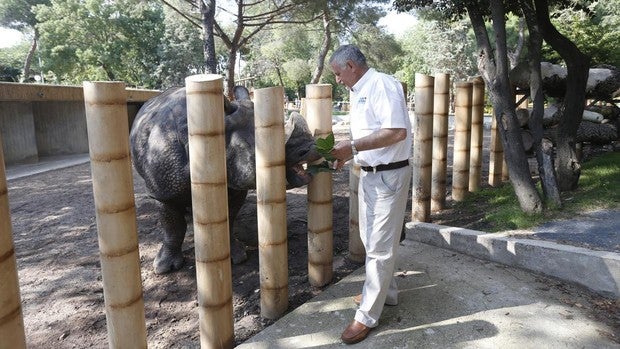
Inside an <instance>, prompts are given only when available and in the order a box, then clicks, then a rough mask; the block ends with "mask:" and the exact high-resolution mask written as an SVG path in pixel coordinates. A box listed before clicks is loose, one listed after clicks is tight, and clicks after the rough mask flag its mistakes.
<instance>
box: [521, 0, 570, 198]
mask: <svg viewBox="0 0 620 349" xmlns="http://www.w3.org/2000/svg"><path fill="white" fill-rule="evenodd" d="M521 8H522V10H523V14H524V17H525V20H526V21H527V26H528V31H529V34H530V35H529V42H530V47H529V51H530V59H529V71H530V78H529V81H530V84H529V86H530V96H531V97H532V99H533V109H532V114H531V115H530V117H529V118H528V127H529V129H530V132H531V134H532V143H533V148H534V152H535V154H536V162H537V164H538V175H539V176H540V181H541V184H542V190H543V195H544V197H545V198H546V202H547V203H548V204H551V205H553V206H554V207H561V206H562V199H561V198H560V190H559V188H558V183H557V178H556V175H555V170H554V166H553V164H554V161H553V144H552V143H551V142H550V141H549V140H546V139H543V115H544V109H545V100H544V98H545V97H544V95H543V89H542V74H541V72H540V61H541V57H542V54H541V48H542V37H541V35H540V29H539V27H538V23H537V22H536V14H535V12H534V8H533V5H532V2H531V0H521Z"/></svg>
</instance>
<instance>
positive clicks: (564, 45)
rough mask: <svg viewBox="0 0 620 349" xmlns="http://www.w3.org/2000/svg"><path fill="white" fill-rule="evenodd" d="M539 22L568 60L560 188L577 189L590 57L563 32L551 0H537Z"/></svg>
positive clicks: (560, 143) (561, 127)
mask: <svg viewBox="0 0 620 349" xmlns="http://www.w3.org/2000/svg"><path fill="white" fill-rule="evenodd" d="M533 5H534V6H533V7H534V8H535V11H536V13H535V15H536V21H537V22H538V24H539V26H540V29H541V33H542V36H543V38H544V39H545V41H546V42H548V43H549V44H550V45H551V46H552V47H553V49H554V50H556V51H557V52H558V53H559V54H560V56H562V58H563V59H564V61H565V62H566V67H567V70H568V75H567V78H566V86H567V88H566V94H565V96H564V99H563V100H564V103H563V104H562V108H563V110H562V111H561V112H562V122H561V123H560V125H559V128H558V133H557V144H556V148H557V159H558V161H557V164H556V167H557V172H558V183H559V186H560V190H564V191H566V190H575V189H577V184H578V182H579V176H580V174H581V165H580V163H579V159H578V158H577V152H576V149H575V144H576V142H575V138H576V136H577V129H578V127H579V123H580V122H581V117H582V115H583V109H584V106H585V100H586V95H585V90H586V83H587V81H588V71H589V67H590V57H588V56H587V55H585V54H584V53H582V52H581V51H580V50H579V48H577V46H576V45H575V44H574V43H573V42H572V41H570V40H569V39H568V38H567V37H565V36H564V35H562V34H561V33H560V32H559V31H558V30H557V29H556V28H555V27H554V26H553V24H552V23H551V20H550V19H549V5H548V3H547V0H534V3H533Z"/></svg>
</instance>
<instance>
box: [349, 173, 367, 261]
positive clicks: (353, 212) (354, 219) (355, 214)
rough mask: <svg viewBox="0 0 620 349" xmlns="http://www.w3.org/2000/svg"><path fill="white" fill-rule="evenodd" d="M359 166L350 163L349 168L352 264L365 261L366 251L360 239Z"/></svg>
mask: <svg viewBox="0 0 620 349" xmlns="http://www.w3.org/2000/svg"><path fill="white" fill-rule="evenodd" d="M360 171H361V168H360V165H359V164H356V163H355V162H353V161H351V166H350V168H349V259H350V260H352V261H354V262H360V263H361V262H363V261H365V260H366V249H365V248H364V244H363V243H362V238H361V237H360V226H359V202H358V200H357V198H358V190H359V183H360Z"/></svg>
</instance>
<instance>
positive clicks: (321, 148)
mask: <svg viewBox="0 0 620 349" xmlns="http://www.w3.org/2000/svg"><path fill="white" fill-rule="evenodd" d="M335 143H336V140H335V138H334V133H332V132H330V133H329V134H328V135H327V136H326V137H325V138H320V137H319V138H317V139H316V150H317V151H318V152H319V154H321V156H322V157H323V159H324V160H323V161H322V162H321V163H318V164H312V165H308V171H309V172H310V173H311V174H313V175H315V174H317V173H319V172H333V171H334V169H333V168H332V167H331V166H330V165H329V163H330V162H331V161H334V160H336V158H334V156H333V155H332V154H331V151H332V150H334V144H335Z"/></svg>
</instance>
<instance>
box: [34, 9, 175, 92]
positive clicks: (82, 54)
mask: <svg viewBox="0 0 620 349" xmlns="http://www.w3.org/2000/svg"><path fill="white" fill-rule="evenodd" d="M35 12H36V14H37V20H38V21H39V24H38V25H37V28H38V30H39V32H40V33H41V42H42V45H41V46H42V47H41V49H42V51H43V56H44V57H45V60H44V64H45V66H46V67H47V68H48V69H49V70H51V71H53V72H54V74H55V75H56V77H57V82H69V83H81V82H82V81H83V80H93V79H101V80H123V81H125V82H127V83H128V84H129V85H133V86H141V87H147V88H152V87H158V86H160V85H161V81H159V79H158V78H157V77H154V76H153V75H152V74H151V73H152V72H153V71H156V69H157V67H158V65H159V56H158V49H159V42H160V40H161V38H162V36H163V33H164V25H163V11H162V8H161V7H160V6H158V5H157V4H154V3H142V2H138V1H134V0H119V1H114V2H109V1H105V0H87V1H79V0H66V1H59V2H53V3H51V4H50V5H39V6H37V7H36V10H35ZM67 28H71V30H67Z"/></svg>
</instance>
